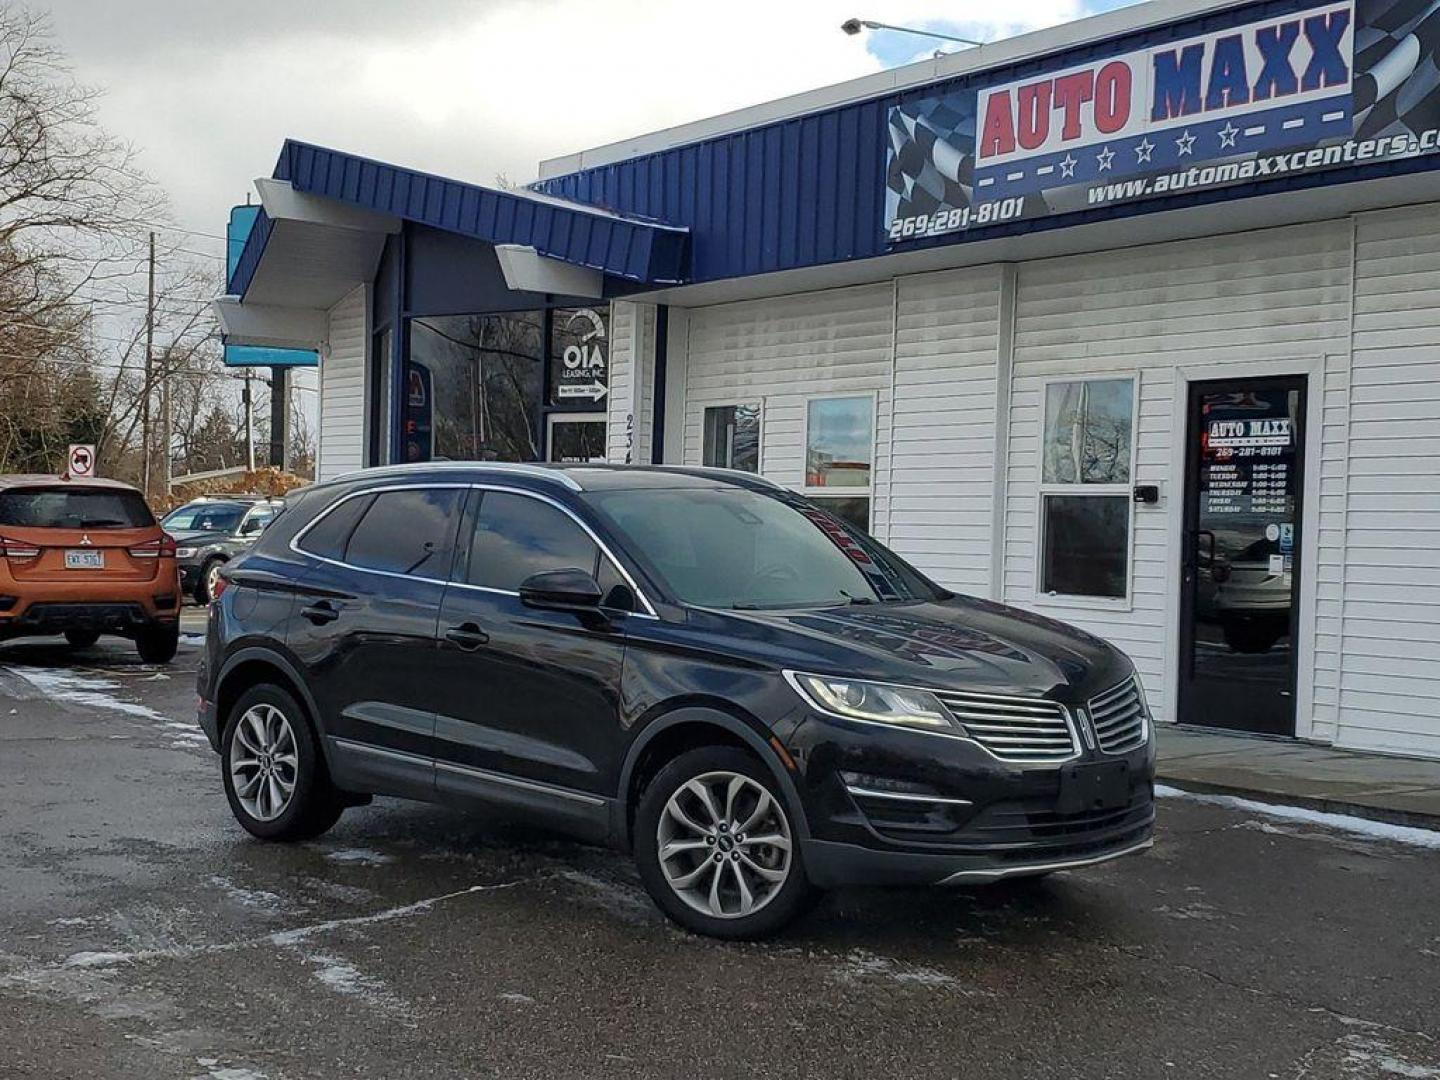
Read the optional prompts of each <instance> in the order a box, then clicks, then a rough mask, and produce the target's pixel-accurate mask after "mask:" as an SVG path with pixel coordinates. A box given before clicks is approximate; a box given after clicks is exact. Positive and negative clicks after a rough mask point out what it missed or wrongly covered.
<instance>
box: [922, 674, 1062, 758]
mask: <svg viewBox="0 0 1440 1080" xmlns="http://www.w3.org/2000/svg"><path fill="white" fill-rule="evenodd" d="M935 696H936V697H938V698H939V699H940V700H941V701H942V702H944V703H945V707H946V708H947V709H949V710H950V714H951V715H952V716H954V717H955V719H956V720H958V721H959V722H960V724H961V726H963V727H964V728H965V731H966V732H967V733H968V734H969V735H970V737H971V738H972V739H974V740H975V741H976V742H978V743H979V744H980V745H981V746H983V747H985V749H986V750H989V751H990V753H992V754H994V755H995V756H996V757H997V758H1000V759H1001V760H1003V761H1015V762H1021V763H1024V762H1044V761H1064V760H1065V759H1066V758H1069V757H1072V756H1074V754H1075V751H1076V746H1075V740H1074V738H1073V736H1072V735H1071V733H1070V724H1069V721H1068V720H1067V719H1066V717H1065V710H1064V709H1062V708H1061V707H1060V706H1059V705H1057V704H1055V703H1054V702H1053V701H1032V700H1026V699H1024V698H1007V697H991V696H989V695H987V694H960V693H954V692H952V691H948V690H942V691H937V692H936V693H935Z"/></svg>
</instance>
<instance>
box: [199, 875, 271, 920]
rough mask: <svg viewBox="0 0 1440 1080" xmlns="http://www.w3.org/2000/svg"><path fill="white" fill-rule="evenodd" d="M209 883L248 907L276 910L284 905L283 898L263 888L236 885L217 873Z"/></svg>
mask: <svg viewBox="0 0 1440 1080" xmlns="http://www.w3.org/2000/svg"><path fill="white" fill-rule="evenodd" d="M210 884H211V885H214V886H215V887H216V888H217V889H219V890H220V891H222V892H223V893H225V895H226V896H228V897H230V899H232V900H234V901H235V902H236V903H238V904H242V905H243V906H245V907H250V908H263V909H265V910H267V911H277V910H280V909H282V908H284V907H285V906H286V904H285V898H284V897H282V896H280V895H278V894H277V893H273V892H266V891H265V890H264V889H247V888H245V887H244V886H243V885H236V884H235V883H234V882H233V881H231V880H230V879H229V878H223V877H221V876H220V875H218V874H215V875H212V876H211V878H210Z"/></svg>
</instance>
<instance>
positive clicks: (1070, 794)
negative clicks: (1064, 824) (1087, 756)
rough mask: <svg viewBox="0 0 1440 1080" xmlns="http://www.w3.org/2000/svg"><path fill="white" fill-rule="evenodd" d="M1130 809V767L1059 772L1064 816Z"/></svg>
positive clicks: (1067, 768)
mask: <svg viewBox="0 0 1440 1080" xmlns="http://www.w3.org/2000/svg"><path fill="white" fill-rule="evenodd" d="M1129 805H1130V763H1129V762H1126V761H1107V762H1102V763H1100V764H1083V765H1067V766H1065V768H1064V769H1062V770H1061V772H1060V803H1059V806H1058V809H1059V811H1060V813H1062V814H1079V813H1083V812H1084V811H1087V810H1118V809H1119V808H1121V807H1122V806H1129Z"/></svg>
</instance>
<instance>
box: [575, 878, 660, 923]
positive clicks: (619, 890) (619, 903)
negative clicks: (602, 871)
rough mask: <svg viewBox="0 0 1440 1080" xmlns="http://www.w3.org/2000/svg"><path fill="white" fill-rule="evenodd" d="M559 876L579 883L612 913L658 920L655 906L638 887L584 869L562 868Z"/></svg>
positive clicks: (640, 919) (628, 917)
mask: <svg viewBox="0 0 1440 1080" xmlns="http://www.w3.org/2000/svg"><path fill="white" fill-rule="evenodd" d="M559 876H560V877H561V878H563V879H564V880H566V881H568V882H570V883H571V884H574V885H579V886H580V887H581V888H583V889H584V890H585V891H586V892H587V893H588V894H589V899H590V900H592V901H593V902H594V903H595V904H596V905H597V906H599V907H600V908H603V909H604V910H605V911H607V912H609V913H610V914H611V915H617V916H619V917H620V918H622V919H626V920H628V921H631V922H634V921H642V922H655V921H658V918H659V916H658V913H657V912H656V910H655V906H654V905H653V904H652V903H651V902H650V898H649V897H648V896H646V895H645V894H644V893H643V892H642V891H641V890H640V889H638V888H632V887H630V886H628V885H624V884H622V883H621V882H618V881H611V880H609V879H608V878H603V877H599V876H598V875H596V874H587V873H586V872H585V871H583V870H562V871H561V872H560V875H559Z"/></svg>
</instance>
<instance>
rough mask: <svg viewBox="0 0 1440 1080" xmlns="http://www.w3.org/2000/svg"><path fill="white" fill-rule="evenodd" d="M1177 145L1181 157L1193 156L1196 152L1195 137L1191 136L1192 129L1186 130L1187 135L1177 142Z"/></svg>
mask: <svg viewBox="0 0 1440 1080" xmlns="http://www.w3.org/2000/svg"><path fill="white" fill-rule="evenodd" d="M1175 145H1176V146H1178V147H1179V148H1180V156H1181V157H1184V156H1185V155H1186V154H1193V153H1194V152H1195V136H1194V135H1191V134H1190V129H1189V128H1186V129H1185V134H1184V135H1181V136H1180V137H1179V138H1178V139H1176V140H1175Z"/></svg>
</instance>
